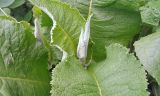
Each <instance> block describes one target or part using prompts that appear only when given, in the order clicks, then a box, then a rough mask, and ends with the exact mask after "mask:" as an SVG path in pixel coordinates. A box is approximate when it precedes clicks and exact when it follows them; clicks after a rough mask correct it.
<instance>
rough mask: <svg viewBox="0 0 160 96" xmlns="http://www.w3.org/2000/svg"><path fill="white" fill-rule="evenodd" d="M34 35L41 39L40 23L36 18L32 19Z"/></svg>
mask: <svg viewBox="0 0 160 96" xmlns="http://www.w3.org/2000/svg"><path fill="white" fill-rule="evenodd" d="M34 25H35V27H34V36H35V38H36V39H37V40H38V41H41V36H40V30H41V29H40V24H39V21H38V18H35V20H34Z"/></svg>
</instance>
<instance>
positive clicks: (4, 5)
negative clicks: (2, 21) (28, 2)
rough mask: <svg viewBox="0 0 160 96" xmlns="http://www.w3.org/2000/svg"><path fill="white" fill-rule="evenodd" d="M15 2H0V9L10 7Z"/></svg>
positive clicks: (4, 0) (11, 0)
mask: <svg viewBox="0 0 160 96" xmlns="http://www.w3.org/2000/svg"><path fill="white" fill-rule="evenodd" d="M14 1H15V0H0V8H3V7H8V6H9V5H11V4H12V3H13V2H14Z"/></svg>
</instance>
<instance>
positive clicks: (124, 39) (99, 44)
mask: <svg viewBox="0 0 160 96" xmlns="http://www.w3.org/2000/svg"><path fill="white" fill-rule="evenodd" d="M60 1H65V2H67V3H69V4H71V5H72V6H74V7H76V8H78V9H79V11H80V12H81V14H83V16H84V17H86V18H87V17H88V9H89V2H88V1H89V0H60ZM144 2H145V0H93V6H92V13H93V18H92V19H91V39H92V40H93V42H94V46H93V58H94V59H95V60H96V61H101V60H103V59H105V45H109V44H111V43H115V42H116V43H120V44H123V45H125V46H127V45H128V43H129V42H130V41H131V40H132V39H133V37H134V36H135V34H137V33H138V32H139V31H140V25H141V19H140V14H139V13H138V12H137V11H135V10H137V9H139V7H140V6H141V4H143V3H144Z"/></svg>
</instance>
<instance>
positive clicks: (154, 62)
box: [134, 32, 160, 84]
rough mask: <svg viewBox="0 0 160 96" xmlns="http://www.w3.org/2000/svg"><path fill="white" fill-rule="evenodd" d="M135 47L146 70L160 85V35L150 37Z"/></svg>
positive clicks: (157, 33) (154, 34)
mask: <svg viewBox="0 0 160 96" xmlns="http://www.w3.org/2000/svg"><path fill="white" fill-rule="evenodd" d="M134 46H135V51H136V55H137V56H138V58H139V59H140V61H141V63H142V64H143V65H144V67H145V69H146V70H147V71H148V72H149V74H150V75H151V76H153V77H154V78H155V79H156V80H157V82H158V83H159V84H160V59H159V58H160V33H159V32H156V33H153V34H151V35H148V36H146V37H144V38H142V39H140V40H139V41H137V42H135V44H134Z"/></svg>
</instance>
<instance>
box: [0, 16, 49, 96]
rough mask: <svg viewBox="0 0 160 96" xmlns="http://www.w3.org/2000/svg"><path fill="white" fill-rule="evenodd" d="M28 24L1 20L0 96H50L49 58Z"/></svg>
mask: <svg viewBox="0 0 160 96" xmlns="http://www.w3.org/2000/svg"><path fill="white" fill-rule="evenodd" d="M32 32H33V30H32V28H31V26H30V25H29V24H28V23H26V22H17V21H15V20H14V19H12V18H9V17H2V16H1V17H0V70H1V72H0V89H1V90H0V95H1V96H33V95H34V96H48V95H49V88H50V87H49V80H50V78H49V72H48V70H47V64H48V58H47V57H48V56H47V51H46V50H45V48H44V47H43V45H42V44H39V43H38V42H37V41H36V39H35V37H34V36H33V34H32Z"/></svg>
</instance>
